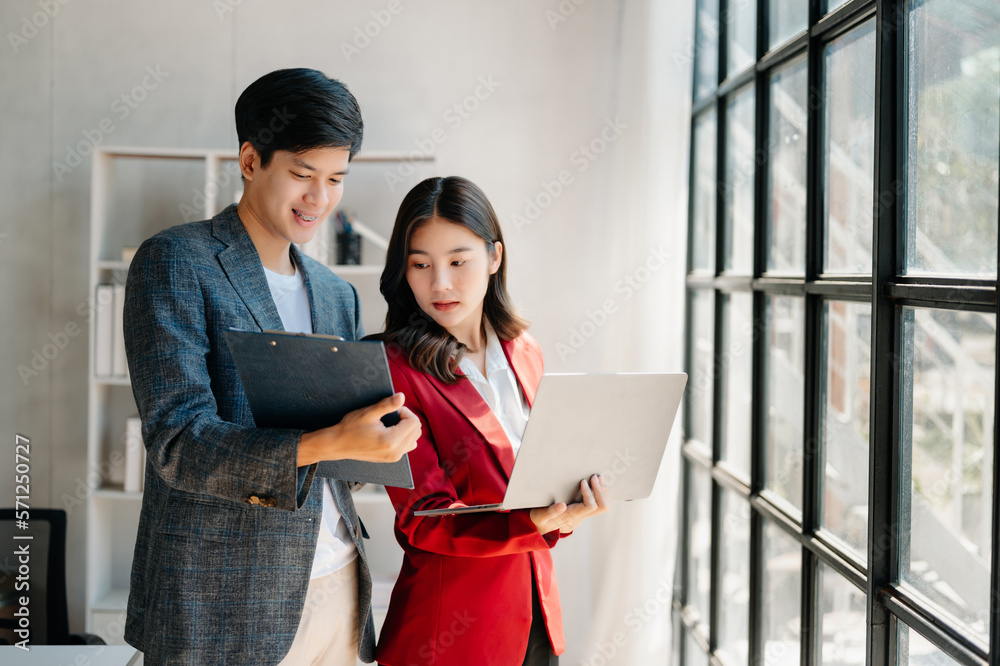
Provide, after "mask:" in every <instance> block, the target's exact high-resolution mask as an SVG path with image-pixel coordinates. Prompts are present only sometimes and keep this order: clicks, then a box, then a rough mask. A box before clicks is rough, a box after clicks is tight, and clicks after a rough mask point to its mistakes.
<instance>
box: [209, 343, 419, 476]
mask: <svg viewBox="0 0 1000 666" xmlns="http://www.w3.org/2000/svg"><path fill="white" fill-rule="evenodd" d="M224 333H225V335H226V342H227V343H228V344H229V350H230V352H232V355H233V361H234V362H235V363H236V371H237V372H238V373H239V376H240V381H241V382H242V383H243V390H244V391H245V392H246V396H247V401H248V402H249V403H250V411H251V413H252V414H253V419H254V422H255V423H256V425H257V427H258V428H295V429H298V430H306V431H312V430H319V429H320V428H326V427H327V426H332V425H336V424H337V423H339V422H340V420H341V419H343V418H344V416H346V415H347V414H348V413H349V412H353V411H354V410H356V409H361V408H362V407H368V406H370V405H373V404H375V403H376V402H378V401H379V400H382V399H384V398H388V397H389V396H391V395H393V393H395V391H394V390H393V388H392V377H391V375H390V374H389V361H388V359H387V358H386V355H385V345H383V344H382V343H381V342H374V341H372V342H367V341H366V342H348V341H345V340H344V339H343V338H341V337H339V336H335V335H315V334H314V335H307V334H305V333H287V332H285V331H241V330H238V329H229V330H228V331H225V332H224ZM398 422H399V415H398V414H396V413H392V414H386V415H385V416H383V417H382V423H384V424H385V425H387V426H393V425H395V424H396V423H398ZM316 474H317V475H318V476H324V477H329V478H333V479H341V480H344V481H355V482H362V483H377V484H380V485H383V486H395V487H398V488H413V475H412V474H411V473H410V461H409V458H408V457H407V456H406V455H405V454H404V455H403V457H402V458H400V459H399V460H398V461H396V462H394V463H372V462H364V461H361V460H324V461H322V462H320V463H319V466H318V467H317V469H316Z"/></svg>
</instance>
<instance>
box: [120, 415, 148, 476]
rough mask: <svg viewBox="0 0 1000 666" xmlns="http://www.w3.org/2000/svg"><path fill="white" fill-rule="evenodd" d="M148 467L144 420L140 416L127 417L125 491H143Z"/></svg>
mask: <svg viewBox="0 0 1000 666" xmlns="http://www.w3.org/2000/svg"><path fill="white" fill-rule="evenodd" d="M145 467H146V447H145V445H144V444H143V443H142V422H141V421H140V420H139V417H138V416H132V417H129V418H127V419H125V492H127V493H138V492H142V477H143V472H144V471H145Z"/></svg>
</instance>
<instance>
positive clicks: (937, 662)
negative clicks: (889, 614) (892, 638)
mask: <svg viewBox="0 0 1000 666" xmlns="http://www.w3.org/2000/svg"><path fill="white" fill-rule="evenodd" d="M896 652H897V663H899V664H914V665H915V666H958V662H957V661H955V660H954V659H952V658H951V657H949V656H948V655H946V654H945V653H944V652H942V651H941V650H940V648H938V647H937V646H935V645H934V644H933V643H931V642H930V641H929V640H927V639H926V638H924V637H923V636H921V635H920V634H918V633H917V632H916V631H911V630H910V628H909V627H908V626H907V625H905V624H903V622H902V621H900V620H896Z"/></svg>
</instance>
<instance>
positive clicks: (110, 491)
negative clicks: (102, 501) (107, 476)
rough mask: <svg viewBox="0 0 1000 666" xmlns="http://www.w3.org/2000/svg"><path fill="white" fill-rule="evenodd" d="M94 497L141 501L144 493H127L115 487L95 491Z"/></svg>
mask: <svg viewBox="0 0 1000 666" xmlns="http://www.w3.org/2000/svg"><path fill="white" fill-rule="evenodd" d="M94 496H95V497H104V498H106V499H113V500H141V499H142V493H141V492H138V493H127V492H125V491H124V490H122V489H120V488H116V487H114V486H111V487H107V488H98V489H97V490H95V491H94Z"/></svg>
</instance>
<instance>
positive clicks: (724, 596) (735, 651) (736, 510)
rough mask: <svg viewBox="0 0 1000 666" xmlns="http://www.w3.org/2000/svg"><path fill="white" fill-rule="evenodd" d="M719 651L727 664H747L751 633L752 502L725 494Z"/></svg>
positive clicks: (730, 493)
mask: <svg viewBox="0 0 1000 666" xmlns="http://www.w3.org/2000/svg"><path fill="white" fill-rule="evenodd" d="M721 534H722V544H721V545H722V548H721V550H720V558H719V559H720V562H719V567H720V571H721V574H722V575H721V581H722V582H721V589H719V590H718V591H717V592H716V594H717V597H716V599H717V601H718V603H719V632H718V639H719V644H718V651H719V652H720V653H721V654H722V657H723V659H725V662H726V663H727V664H746V663H747V649H748V647H747V646H748V645H749V641H748V636H749V632H750V629H749V627H750V615H749V609H750V605H749V604H750V503H749V502H747V501H746V500H744V499H743V498H741V497H740V496H739V495H737V494H736V493H734V492H732V491H730V490H723V491H722V530H721Z"/></svg>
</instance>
